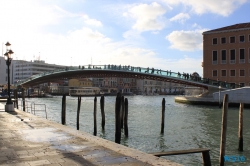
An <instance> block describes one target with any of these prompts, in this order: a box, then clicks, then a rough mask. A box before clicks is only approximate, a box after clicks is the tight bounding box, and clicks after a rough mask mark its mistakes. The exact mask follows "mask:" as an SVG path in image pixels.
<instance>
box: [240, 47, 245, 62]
mask: <svg viewBox="0 0 250 166" xmlns="http://www.w3.org/2000/svg"><path fill="white" fill-rule="evenodd" d="M240 63H245V49H244V48H242V49H240Z"/></svg>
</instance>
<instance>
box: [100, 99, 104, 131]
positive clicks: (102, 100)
mask: <svg viewBox="0 0 250 166" xmlns="http://www.w3.org/2000/svg"><path fill="white" fill-rule="evenodd" d="M100 104H101V114H102V129H103V130H104V128H105V112H104V96H101V99H100Z"/></svg>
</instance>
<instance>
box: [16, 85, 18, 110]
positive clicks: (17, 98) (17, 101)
mask: <svg viewBox="0 0 250 166" xmlns="http://www.w3.org/2000/svg"><path fill="white" fill-rule="evenodd" d="M16 108H17V109H18V90H16Z"/></svg>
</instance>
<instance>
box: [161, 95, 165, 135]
mask: <svg viewBox="0 0 250 166" xmlns="http://www.w3.org/2000/svg"><path fill="white" fill-rule="evenodd" d="M161 106H162V111H161V134H163V133H164V126H165V98H163V99H162V103H161Z"/></svg>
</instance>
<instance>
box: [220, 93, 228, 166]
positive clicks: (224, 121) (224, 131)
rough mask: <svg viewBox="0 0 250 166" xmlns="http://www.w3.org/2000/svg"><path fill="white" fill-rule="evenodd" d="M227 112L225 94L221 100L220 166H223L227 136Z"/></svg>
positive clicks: (226, 96) (226, 95) (226, 97)
mask: <svg viewBox="0 0 250 166" xmlns="http://www.w3.org/2000/svg"><path fill="white" fill-rule="evenodd" d="M227 110H228V94H225V95H224V100H223V108H222V124H221V140H220V166H224V156H225V150H226V134H227Z"/></svg>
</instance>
